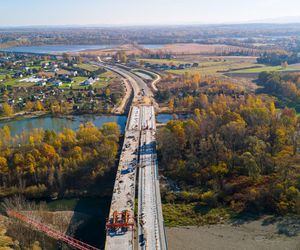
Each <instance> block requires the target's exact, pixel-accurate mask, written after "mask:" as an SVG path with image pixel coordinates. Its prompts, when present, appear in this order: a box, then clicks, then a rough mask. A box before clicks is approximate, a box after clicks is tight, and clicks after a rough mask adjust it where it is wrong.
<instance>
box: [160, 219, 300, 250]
mask: <svg viewBox="0 0 300 250" xmlns="http://www.w3.org/2000/svg"><path fill="white" fill-rule="evenodd" d="M166 234H167V240H168V246H169V249H172V250H182V249H185V250H228V249H230V250H241V249H243V250H270V249H272V250H299V249H300V219H299V217H298V219H297V218H296V217H272V216H263V217H262V218H259V219H256V220H250V221H249V220H239V221H232V222H228V223H225V224H218V225H206V226H200V227H196V226H190V227H173V228H166Z"/></svg>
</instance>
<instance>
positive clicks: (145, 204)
mask: <svg viewBox="0 0 300 250" xmlns="http://www.w3.org/2000/svg"><path fill="white" fill-rule="evenodd" d="M98 66H101V67H105V68H107V69H108V70H112V71H114V72H116V73H118V74H119V75H121V76H122V77H124V78H125V79H126V80H127V81H128V82H129V83H130V84H131V87H132V89H133V92H134V98H133V102H132V106H131V109H130V112H129V115H128V120H127V125H126V130H125V137H124V143H123V147H122V153H121V156H120V161H119V166H118V170H117V174H116V179H115V185H114V190H113V196H112V202H111V207H110V212H109V217H108V220H107V224H106V229H107V236H106V243H105V249H107V250H122V249H126V250H127V249H128V250H133V249H137V248H139V249H143V250H146V249H153V250H154V249H157V250H159V249H162V250H165V249H167V244H166V238H165V232H164V225H163V216H162V209H161V197H160V189H159V181H158V172H157V171H158V170H157V161H156V140H155V133H156V123H155V108H154V105H155V101H154V100H153V93H152V92H151V90H150V88H148V86H147V85H146V83H145V82H144V81H143V80H142V79H141V78H139V77H138V76H136V75H134V74H133V73H131V72H128V71H127V70H126V69H124V68H120V67H119V66H111V65H106V64H103V63H98ZM145 100H147V101H145ZM149 100H150V103H149ZM137 173H138V177H139V178H138V183H136V176H137ZM137 184H138V211H137V213H138V218H137V219H136V218H135V217H134V212H135V211H134V201H135V197H136V194H135V190H136V185H137ZM136 221H138V223H137V224H136ZM137 227H138V230H137V232H138V246H135V230H136V228H137Z"/></svg>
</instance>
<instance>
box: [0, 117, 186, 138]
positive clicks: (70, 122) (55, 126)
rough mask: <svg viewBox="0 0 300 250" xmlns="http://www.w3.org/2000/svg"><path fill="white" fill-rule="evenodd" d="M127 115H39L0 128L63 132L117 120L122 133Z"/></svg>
mask: <svg viewBox="0 0 300 250" xmlns="http://www.w3.org/2000/svg"><path fill="white" fill-rule="evenodd" d="M186 118H187V117H186V116H183V115H172V114H159V115H157V117H156V119H157V122H159V123H167V122H168V121H170V120H172V119H186ZM126 121H127V116H125V115H80V116H73V117H72V118H71V119H70V118H59V117H51V116H47V117H38V118H28V119H21V120H10V121H1V122H0V128H2V127H4V126H9V128H10V130H11V134H12V136H14V135H16V134H20V133H21V132H22V131H31V130H33V129H35V128H43V129H44V130H47V129H48V130H54V131H55V132H62V131H63V129H64V128H71V129H73V130H77V129H78V128H79V126H80V124H82V123H87V122H92V123H93V124H95V126H97V127H101V126H102V125H103V124H104V123H107V122H116V123H117V124H118V125H119V126H120V130H121V132H122V133H124V131H125V126H126Z"/></svg>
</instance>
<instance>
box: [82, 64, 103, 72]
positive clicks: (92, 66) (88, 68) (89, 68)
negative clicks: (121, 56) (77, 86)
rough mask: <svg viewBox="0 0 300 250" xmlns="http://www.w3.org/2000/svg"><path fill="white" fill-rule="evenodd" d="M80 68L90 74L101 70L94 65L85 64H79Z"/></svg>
mask: <svg viewBox="0 0 300 250" xmlns="http://www.w3.org/2000/svg"><path fill="white" fill-rule="evenodd" d="M78 68H81V69H84V70H86V71H90V72H93V71H96V70H98V69H99V68H98V67H96V66H94V65H91V64H85V63H82V64H79V65H78Z"/></svg>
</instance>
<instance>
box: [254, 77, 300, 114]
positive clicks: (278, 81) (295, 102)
mask: <svg viewBox="0 0 300 250" xmlns="http://www.w3.org/2000/svg"><path fill="white" fill-rule="evenodd" d="M257 83H258V85H260V86H262V87H263V89H259V90H258V92H263V93H267V94H270V95H274V96H276V97H277V98H278V105H279V107H281V108H284V107H285V106H289V107H293V108H295V109H296V110H297V111H298V112H300V75H299V74H286V75H281V74H279V73H276V72H262V73H260V74H259V76H258V79H257Z"/></svg>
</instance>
